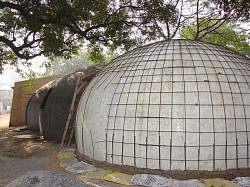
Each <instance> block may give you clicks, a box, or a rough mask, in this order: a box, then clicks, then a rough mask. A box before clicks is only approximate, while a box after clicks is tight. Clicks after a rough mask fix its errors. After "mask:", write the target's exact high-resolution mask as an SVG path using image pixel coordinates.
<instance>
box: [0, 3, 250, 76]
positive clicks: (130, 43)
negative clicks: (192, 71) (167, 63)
mask: <svg viewBox="0 0 250 187" xmlns="http://www.w3.org/2000/svg"><path fill="white" fill-rule="evenodd" d="M249 12H250V1H249V0H223V1H221V0H211V1H209V0H0V73H1V72H2V70H3V69H2V68H3V65H4V64H11V65H13V66H16V67H18V64H19V63H22V64H24V65H30V61H29V60H30V59H33V58H35V57H37V56H40V55H44V56H46V57H49V58H51V59H53V58H54V57H57V56H63V57H64V58H66V59H68V58H70V57H71V56H72V55H74V54H76V53H77V51H78V50H79V49H80V48H81V47H82V46H84V47H86V45H88V46H89V49H90V54H91V55H92V57H93V59H92V60H93V61H94V60H95V57H94V56H93V55H96V58H97V59H100V58H101V56H100V52H101V49H102V48H103V46H105V47H106V48H107V49H108V50H110V51H111V52H112V51H114V50H119V51H124V50H125V51H126V50H129V49H131V48H133V47H134V46H137V45H141V44H144V43H147V42H149V41H153V40H159V39H162V38H164V39H167V40H169V39H172V38H173V37H176V36H178V34H179V31H180V29H182V28H183V27H185V26H186V25H189V23H191V22H193V21H195V20H196V23H198V24H197V25H198V27H197V28H198V29H196V30H197V32H196V36H195V37H194V39H199V37H198V36H200V35H199V33H202V32H201V30H200V29H199V25H200V24H199V20H202V19H208V20H210V19H213V18H215V17H216V21H215V22H213V24H212V27H211V28H213V29H210V27H207V28H204V30H206V31H207V32H203V35H207V34H209V33H211V32H213V31H214V29H217V28H219V27H221V26H223V23H224V22H225V21H227V20H240V21H245V22H247V21H249V17H250V16H249ZM198 30H199V32H198ZM197 33H198V34H197Z"/></svg>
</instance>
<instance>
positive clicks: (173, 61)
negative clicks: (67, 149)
mask: <svg viewBox="0 0 250 187" xmlns="http://www.w3.org/2000/svg"><path fill="white" fill-rule="evenodd" d="M249 139H250V60H249V58H247V57H244V56H241V55H239V54H237V53H235V52H233V51H230V50H228V49H225V48H223V47H220V46H217V45H213V44H208V43H204V42H199V41H189V40H172V41H163V42H158V43H154V44H150V45H146V46H143V47H140V48H137V49H135V50H133V51H130V52H128V53H125V54H124V55H122V56H120V57H118V58H117V59H115V60H113V61H112V62H111V63H109V64H107V65H106V66H105V67H104V69H103V70H102V71H100V72H99V73H98V74H97V75H96V76H95V78H94V79H93V80H92V81H91V82H90V84H89V85H88V87H87V88H86V90H85V92H84V94H83V95H82V97H81V101H80V104H79V108H78V114H77V149H78V154H79V155H81V156H82V157H83V158H86V159H89V160H93V161H97V162H103V163H106V164H115V165H121V166H131V167H133V168H145V169H157V170H158V169H159V170H165V171H172V170H183V171H184V170H194V171H197V170H198V171H202V170H205V171H215V170H228V169H236V168H249V165H250V145H249Z"/></svg>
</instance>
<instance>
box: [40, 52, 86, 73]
mask: <svg viewBox="0 0 250 187" xmlns="http://www.w3.org/2000/svg"><path fill="white" fill-rule="evenodd" d="M88 65H89V62H88V58H87V55H86V53H84V52H82V53H80V54H79V55H73V56H72V58H71V59H65V58H63V57H56V58H54V59H53V60H52V61H49V62H48V63H47V69H46V72H45V75H46V76H51V75H62V76H64V75H67V74H69V73H72V72H74V71H75V70H77V69H81V68H84V67H87V66H88Z"/></svg>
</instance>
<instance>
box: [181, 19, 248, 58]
mask: <svg viewBox="0 0 250 187" xmlns="http://www.w3.org/2000/svg"><path fill="white" fill-rule="evenodd" d="M216 21H217V20H216V19H209V20H208V19H204V18H203V19H200V20H199V21H198V23H199V24H200V25H197V21H194V22H192V23H191V24H190V25H188V26H187V27H186V28H184V29H183V30H182V31H181V37H182V38H185V39H196V40H202V41H205V42H210V43H214V44H218V45H221V46H224V47H227V48H230V49H232V50H234V51H237V52H239V53H240V54H242V55H248V56H249V55H250V44H249V43H248V37H249V36H248V35H249V33H247V31H246V30H245V29H244V28H242V27H241V26H240V25H239V24H237V22H234V21H225V22H223V24H222V25H220V27H218V28H216V29H214V28H213V27H212V25H214V22H216ZM211 28H212V30H209V29H211Z"/></svg>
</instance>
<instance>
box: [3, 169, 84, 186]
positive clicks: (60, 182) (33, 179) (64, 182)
mask: <svg viewBox="0 0 250 187" xmlns="http://www.w3.org/2000/svg"><path fill="white" fill-rule="evenodd" d="M48 186H50V187H63V186H65V187H66V186H74V187H86V184H85V183H83V182H82V181H79V180H76V179H75V178H74V177H71V176H67V175H65V174H62V173H57V172H50V171H44V170H38V171H31V172H29V173H27V174H25V175H23V176H20V177H18V178H17V179H15V180H14V181H12V182H11V183H9V184H7V185H6V186H5V187H48Z"/></svg>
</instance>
